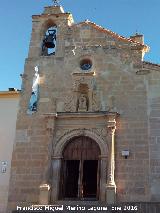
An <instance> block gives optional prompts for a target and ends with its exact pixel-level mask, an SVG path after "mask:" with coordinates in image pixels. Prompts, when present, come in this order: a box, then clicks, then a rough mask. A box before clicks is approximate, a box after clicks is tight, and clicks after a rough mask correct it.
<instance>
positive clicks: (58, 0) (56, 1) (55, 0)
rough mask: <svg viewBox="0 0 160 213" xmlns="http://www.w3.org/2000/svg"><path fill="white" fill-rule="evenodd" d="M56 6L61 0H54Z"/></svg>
mask: <svg viewBox="0 0 160 213" xmlns="http://www.w3.org/2000/svg"><path fill="white" fill-rule="evenodd" d="M52 1H53V3H54V5H55V6H58V5H59V2H60V0H52Z"/></svg>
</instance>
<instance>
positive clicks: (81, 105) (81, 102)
mask: <svg viewBox="0 0 160 213" xmlns="http://www.w3.org/2000/svg"><path fill="white" fill-rule="evenodd" d="M78 111H79V112H86V111H87V98H86V96H85V95H84V94H81V95H80V97H79V99H78Z"/></svg>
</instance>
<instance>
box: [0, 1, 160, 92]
mask: <svg viewBox="0 0 160 213" xmlns="http://www.w3.org/2000/svg"><path fill="white" fill-rule="evenodd" d="M60 2H61V5H62V6H63V8H64V10H65V12H71V13H72V14H73V17H74V21H75V23H78V22H81V21H84V20H86V19H89V20H90V21H92V22H95V23H96V24H98V25H100V26H102V27H104V28H107V29H109V30H112V31H113V32H116V33H118V34H120V35H122V36H125V37H130V36H131V35H133V34H135V33H136V32H138V33H140V34H143V35H144V39H145V44H147V45H148V46H149V47H150V52H149V53H147V54H146V55H145V58H144V60H145V61H150V62H152V63H159V64H160V12H159V11H160V0H79V1H78V0H61V1H60ZM50 5H53V2H52V1H51V0H14V1H13V0H5V1H1V4H0V50H1V51H0V91H6V90H8V88H10V87H14V88H17V89H20V88H21V78H20V74H21V73H23V72H24V61H25V58H27V55H28V49H29V42H30V36H31V29H32V18H31V16H32V15H36V14H41V13H42V12H43V8H44V6H50Z"/></svg>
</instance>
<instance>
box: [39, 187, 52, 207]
mask: <svg viewBox="0 0 160 213" xmlns="http://www.w3.org/2000/svg"><path fill="white" fill-rule="evenodd" d="M49 200H50V186H49V185H48V184H41V185H40V194H39V204H40V205H48V204H49Z"/></svg>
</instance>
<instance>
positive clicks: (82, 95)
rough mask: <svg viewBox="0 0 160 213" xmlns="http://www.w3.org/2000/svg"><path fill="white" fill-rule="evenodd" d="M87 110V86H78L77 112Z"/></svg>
mask: <svg viewBox="0 0 160 213" xmlns="http://www.w3.org/2000/svg"><path fill="white" fill-rule="evenodd" d="M88 109H89V98H88V85H87V84H80V85H79V86H78V95H77V111H78V112H87V111H88Z"/></svg>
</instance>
